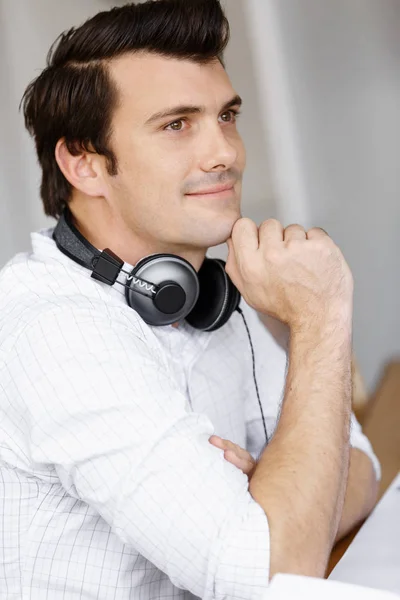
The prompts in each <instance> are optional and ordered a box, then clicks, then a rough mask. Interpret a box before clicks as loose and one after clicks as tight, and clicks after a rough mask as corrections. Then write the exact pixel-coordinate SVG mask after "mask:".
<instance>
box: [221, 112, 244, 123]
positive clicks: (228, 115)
mask: <svg viewBox="0 0 400 600" xmlns="http://www.w3.org/2000/svg"><path fill="white" fill-rule="evenodd" d="M239 114H240V112H239V111H238V110H233V109H231V110H227V111H226V112H224V113H222V115H221V116H220V119H221V120H222V121H223V122H224V123H236V119H237V118H238V116H239Z"/></svg>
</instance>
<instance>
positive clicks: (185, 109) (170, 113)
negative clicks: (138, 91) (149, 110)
mask: <svg viewBox="0 0 400 600" xmlns="http://www.w3.org/2000/svg"><path fill="white" fill-rule="evenodd" d="M242 104H243V100H242V99H241V97H240V96H235V97H234V98H232V99H231V100H229V101H228V102H226V103H225V104H224V105H223V107H222V109H221V112H224V111H226V110H229V109H230V108H233V107H234V106H239V107H240V106H242ZM203 112H205V111H204V108H203V107H201V106H190V105H180V106H174V107H173V108H168V109H167V110H163V111H161V112H158V113H155V114H154V115H152V116H151V117H150V118H149V119H147V121H146V123H145V124H146V125H150V124H151V123H154V122H155V121H160V120H161V119H168V118H170V117H176V116H177V115H195V114H201V113H203Z"/></svg>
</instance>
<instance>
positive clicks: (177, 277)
mask: <svg viewBox="0 0 400 600" xmlns="http://www.w3.org/2000/svg"><path fill="white" fill-rule="evenodd" d="M134 278H138V279H140V280H143V283H145V282H148V283H149V285H153V286H156V287H157V286H159V287H160V288H163V289H162V292H163V293H165V296H166V297H165V296H164V297H163V298H160V294H159V293H158V294H156V296H153V297H152V296H151V295H150V296H149V295H143V294H139V293H138V292H137V291H135V288H134V284H133V279H134ZM166 288H169V289H168V290H167V289H166ZM199 288H200V286H199V281H198V277H197V273H196V271H195V269H194V268H193V266H192V265H191V264H190V263H189V262H188V261H187V260H185V259H184V258H181V257H180V256H175V255H173V254H153V255H151V256H147V257H145V258H143V259H141V260H140V261H139V262H138V263H137V265H136V266H135V267H134V269H133V270H132V272H131V273H130V275H129V277H128V278H127V280H126V286H125V297H126V301H127V303H128V305H129V306H130V307H131V308H133V309H134V310H135V311H136V312H137V313H138V314H139V315H140V316H141V317H142V319H143V320H144V321H145V322H146V323H147V324H148V325H153V326H163V325H171V324H172V323H176V322H177V321H180V320H181V319H184V318H185V317H186V315H188V314H189V313H190V311H191V310H192V309H193V307H194V306H195V304H196V302H197V298H198V295H199ZM177 292H179V294H178V296H179V298H178V300H179V302H178V304H179V305H180V308H179V309H176V308H172V310H167V309H166V308H164V307H168V305H171V301H172V304H174V303H175V304H176V302H175V300H177V298H176V295H177ZM171 295H172V297H171ZM158 298H160V302H157V300H158ZM180 299H182V303H180ZM161 300H162V302H161ZM172 311H173V312H172Z"/></svg>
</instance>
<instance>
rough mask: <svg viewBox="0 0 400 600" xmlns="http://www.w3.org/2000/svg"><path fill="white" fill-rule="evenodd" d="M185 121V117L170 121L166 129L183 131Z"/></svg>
mask: <svg viewBox="0 0 400 600" xmlns="http://www.w3.org/2000/svg"><path fill="white" fill-rule="evenodd" d="M184 123H185V120H184V119H177V120H176V121H173V122H172V123H169V125H167V126H166V127H165V128H164V129H166V130H167V131H168V130H169V131H183V126H184Z"/></svg>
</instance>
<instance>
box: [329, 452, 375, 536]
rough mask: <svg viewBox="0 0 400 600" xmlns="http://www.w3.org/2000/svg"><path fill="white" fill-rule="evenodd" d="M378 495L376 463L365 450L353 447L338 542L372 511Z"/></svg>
mask: <svg viewBox="0 0 400 600" xmlns="http://www.w3.org/2000/svg"><path fill="white" fill-rule="evenodd" d="M377 495H378V479H377V475H376V471H375V469H374V465H373V463H372V461H371V459H370V458H369V456H368V455H367V454H365V452H363V451H362V450H359V449H358V448H352V449H351V452H350V468H349V476H348V480H347V488H346V495H345V501H344V506H343V512H342V517H341V520H340V525H339V529H338V532H337V534H336V539H335V541H336V542H338V541H339V540H340V539H342V538H343V537H344V536H345V535H347V534H348V533H349V532H350V531H351V530H352V529H353V528H354V527H355V526H356V525H358V524H359V523H360V522H361V521H363V520H364V519H365V518H366V517H367V516H368V515H369V513H370V512H371V510H372V509H373V507H374V506H375V503H376V498H377Z"/></svg>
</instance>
